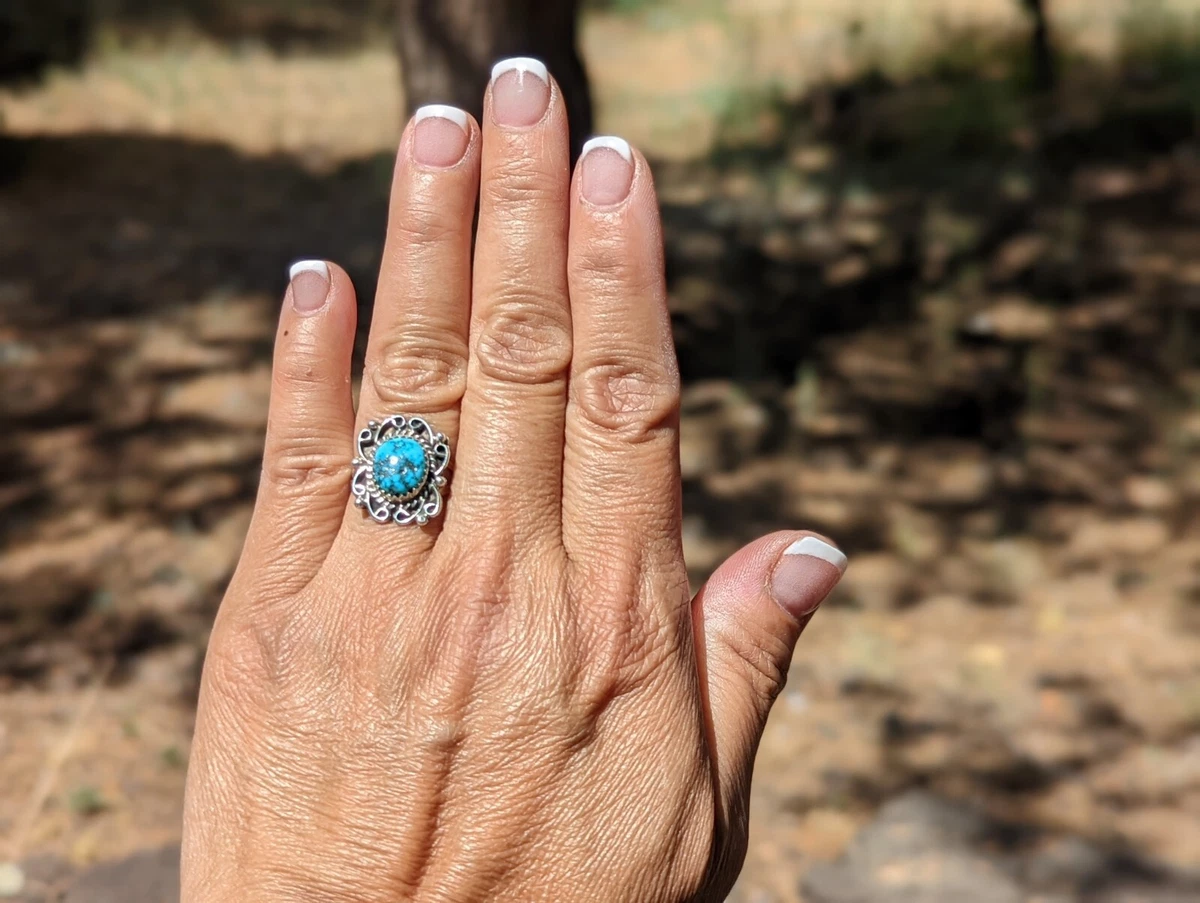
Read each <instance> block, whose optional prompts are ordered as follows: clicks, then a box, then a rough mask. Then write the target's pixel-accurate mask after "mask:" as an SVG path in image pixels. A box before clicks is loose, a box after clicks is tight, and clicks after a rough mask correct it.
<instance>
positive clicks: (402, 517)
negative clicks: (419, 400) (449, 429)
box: [350, 414, 450, 526]
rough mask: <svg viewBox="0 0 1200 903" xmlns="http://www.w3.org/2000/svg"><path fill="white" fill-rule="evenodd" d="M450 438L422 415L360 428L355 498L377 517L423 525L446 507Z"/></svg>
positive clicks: (377, 519)
mask: <svg viewBox="0 0 1200 903" xmlns="http://www.w3.org/2000/svg"><path fill="white" fill-rule="evenodd" d="M449 466H450V440H449V439H447V438H446V436H445V435H444V434H442V433H439V432H436V431H435V430H434V429H433V428H432V427H431V426H430V425H429V424H428V423H426V422H425V421H424V420H422V419H421V418H420V417H411V416H409V415H407V414H394V415H392V416H391V417H388V418H387V419H386V420H383V421H381V422H376V421H374V420H372V421H371V422H370V423H368V424H367V427H366V429H364V430H362V432H360V433H359V434H358V457H357V458H355V459H354V478H353V480H352V481H351V483H350V489H351V492H352V493H353V494H354V504H355V505H356V506H357V507H359V508H364V509H366V512H367V514H369V515H370V516H371V519H372V520H374V521H375V522H376V523H380V524H386V523H387V522H388V521H391V522H392V523H396V524H400V525H402V526H403V525H406V524H420V525H421V526H424V525H425V524H427V523H429V522H430V521H431V520H433V519H434V518H435V517H437V516H438V515H439V514H441V513H442V489H443V487H445V485H446V468H447V467H449Z"/></svg>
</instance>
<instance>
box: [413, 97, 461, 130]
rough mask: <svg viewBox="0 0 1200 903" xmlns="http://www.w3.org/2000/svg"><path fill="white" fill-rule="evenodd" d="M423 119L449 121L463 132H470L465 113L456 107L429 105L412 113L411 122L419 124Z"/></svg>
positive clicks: (437, 104) (438, 104)
mask: <svg viewBox="0 0 1200 903" xmlns="http://www.w3.org/2000/svg"><path fill="white" fill-rule="evenodd" d="M425 119H449V120H450V121H451V122H453V123H454V124H455V125H457V126H458V127H459V128H461V129H462V130H463V131H464V132H469V131H470V126H469V125H467V122H468V119H467V113H466V111H465V110H460V109H459V108H458V107H450V106H446V105H445V104H441V103H431V104H427V105H426V106H423V107H421V108H420V109H419V110H417V112H415V113H413V122H414V123H416V122H421V121H423V120H425Z"/></svg>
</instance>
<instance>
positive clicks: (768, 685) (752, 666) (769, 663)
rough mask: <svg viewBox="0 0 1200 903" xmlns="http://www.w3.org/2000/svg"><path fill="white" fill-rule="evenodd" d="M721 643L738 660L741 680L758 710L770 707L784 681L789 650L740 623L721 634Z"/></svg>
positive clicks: (729, 656) (775, 638)
mask: <svg viewBox="0 0 1200 903" xmlns="http://www.w3.org/2000/svg"><path fill="white" fill-rule="evenodd" d="M719 642H720V644H721V646H722V647H723V648H724V649H725V650H726V652H727V656H728V658H729V659H731V660H732V661H733V662H735V663H737V665H738V671H739V673H740V675H741V677H742V680H743V682H744V684H745V686H746V687H747V689H748V690H749V693H750V696H751V698H752V699H754V700H755V702H756V703H757V704H758V706H759V709H760V711H766V710H767V709H769V708H770V707H771V704H772V703H773V702H774V701H775V698H776V697H777V696H778V695H779V694H780V693H781V692H782V691H783V688H784V685H785V684H786V683H787V676H788V675H787V669H788V664H789V662H790V660H791V652H790V650H789V649H788V648H787V646H786V644H785V643H783V642H782V641H780V640H779V639H778V638H777V637H774V636H769V635H765V634H761V635H760V634H759V633H758V632H756V631H750V630H748V629H746V628H744V627H743V626H733V627H730V628H728V629H726V630H724V631H722V632H721V633H720V640H719Z"/></svg>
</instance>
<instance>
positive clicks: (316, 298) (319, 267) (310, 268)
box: [288, 260, 329, 314]
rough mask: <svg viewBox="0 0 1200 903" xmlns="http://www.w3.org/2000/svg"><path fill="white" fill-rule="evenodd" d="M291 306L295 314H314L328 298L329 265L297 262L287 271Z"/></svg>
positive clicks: (303, 261) (320, 262)
mask: <svg viewBox="0 0 1200 903" xmlns="http://www.w3.org/2000/svg"><path fill="white" fill-rule="evenodd" d="M288 279H289V280H290V281H291V283H292V306H293V307H294V308H295V309H296V312H297V313H301V314H314V313H316V312H317V311H319V310H320V309H321V308H322V307H324V306H325V301H326V300H327V299H328V298H329V264H327V263H326V262H325V261H324V260H298V261H296V262H295V263H293V264H292V268H291V269H290V270H288Z"/></svg>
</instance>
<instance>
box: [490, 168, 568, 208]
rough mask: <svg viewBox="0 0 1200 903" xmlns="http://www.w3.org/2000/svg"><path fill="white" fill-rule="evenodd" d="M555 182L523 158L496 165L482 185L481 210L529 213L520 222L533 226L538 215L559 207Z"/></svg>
mask: <svg viewBox="0 0 1200 903" xmlns="http://www.w3.org/2000/svg"><path fill="white" fill-rule="evenodd" d="M561 193H562V192H561V190H560V189H559V188H558V185H557V182H556V180H555V179H554V178H552V177H551V176H550V175H549V174H547V173H546V172H545V171H543V170H541V169H539V168H538V167H537V166H536V165H534V162H533V161H532V160H530V159H529V158H526V157H520V156H518V157H515V158H513V159H511V160H506V161H504V162H502V163H499V164H497V165H496V167H495V169H493V170H492V172H491V175H490V178H487V179H485V180H484V183H483V202H484V206H485V207H486V206H493V207H498V208H502V209H504V210H506V211H510V212H511V211H528V214H527V216H525V217H518V220H520V221H527V222H534V216H535V214H536V212H537V211H539V210H545V209H553V207H554V206H555V205H557V204H559V203H560V200H561V199H560V195H561Z"/></svg>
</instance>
